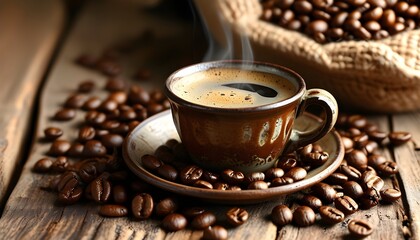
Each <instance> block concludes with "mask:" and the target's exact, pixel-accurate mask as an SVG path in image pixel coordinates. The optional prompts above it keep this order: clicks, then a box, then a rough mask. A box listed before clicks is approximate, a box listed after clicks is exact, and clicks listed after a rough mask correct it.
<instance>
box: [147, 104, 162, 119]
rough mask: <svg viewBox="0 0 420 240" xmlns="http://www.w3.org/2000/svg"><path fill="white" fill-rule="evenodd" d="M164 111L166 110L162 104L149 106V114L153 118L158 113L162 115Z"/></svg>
mask: <svg viewBox="0 0 420 240" xmlns="http://www.w3.org/2000/svg"><path fill="white" fill-rule="evenodd" d="M163 110H165V108H164V107H163V105H162V104H158V103H149V104H148V105H147V113H148V114H149V115H150V116H152V115H155V114H156V113H160V112H162V111H163Z"/></svg>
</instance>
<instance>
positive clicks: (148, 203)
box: [131, 193, 153, 220]
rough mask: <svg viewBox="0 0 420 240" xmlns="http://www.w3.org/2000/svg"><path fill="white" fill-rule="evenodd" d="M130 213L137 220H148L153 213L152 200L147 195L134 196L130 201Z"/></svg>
mask: <svg viewBox="0 0 420 240" xmlns="http://www.w3.org/2000/svg"><path fill="white" fill-rule="evenodd" d="M131 211H132V212H133V216H134V217H135V218H137V219H141V220H144V219H148V218H149V217H150V216H151V215H152V213H153V198H152V196H151V195H149V194H147V193H141V194H138V195H136V196H135V197H134V198H133V200H132V201H131Z"/></svg>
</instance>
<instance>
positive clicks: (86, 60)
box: [76, 54, 97, 68]
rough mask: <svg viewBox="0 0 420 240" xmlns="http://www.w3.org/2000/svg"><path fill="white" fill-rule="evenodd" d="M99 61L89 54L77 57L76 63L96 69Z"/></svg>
mask: <svg viewBox="0 0 420 240" xmlns="http://www.w3.org/2000/svg"><path fill="white" fill-rule="evenodd" d="M96 61H97V59H96V58H95V57H93V56H91V55H89V54H83V55H80V56H79V57H77V59H76V63H77V64H79V65H81V66H83V67H87V68H94V67H95V66H96Z"/></svg>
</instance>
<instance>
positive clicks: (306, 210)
mask: <svg viewBox="0 0 420 240" xmlns="http://www.w3.org/2000/svg"><path fill="white" fill-rule="evenodd" d="M315 220H316V215H315V212H314V210H312V208H310V207H308V206H299V207H297V208H296V209H295V211H294V212H293V222H294V223H295V224H296V225H298V226H299V227H307V226H310V225H312V224H314V223H315Z"/></svg>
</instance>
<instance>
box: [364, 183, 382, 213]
mask: <svg viewBox="0 0 420 240" xmlns="http://www.w3.org/2000/svg"><path fill="white" fill-rule="evenodd" d="M380 200H381V195H380V193H379V191H377V190H376V189H374V188H373V189H368V190H367V191H366V192H365V193H364V194H363V196H362V197H361V198H360V199H359V201H360V204H361V207H362V208H363V209H370V208H372V207H374V206H376V205H378V204H379V201H380Z"/></svg>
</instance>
